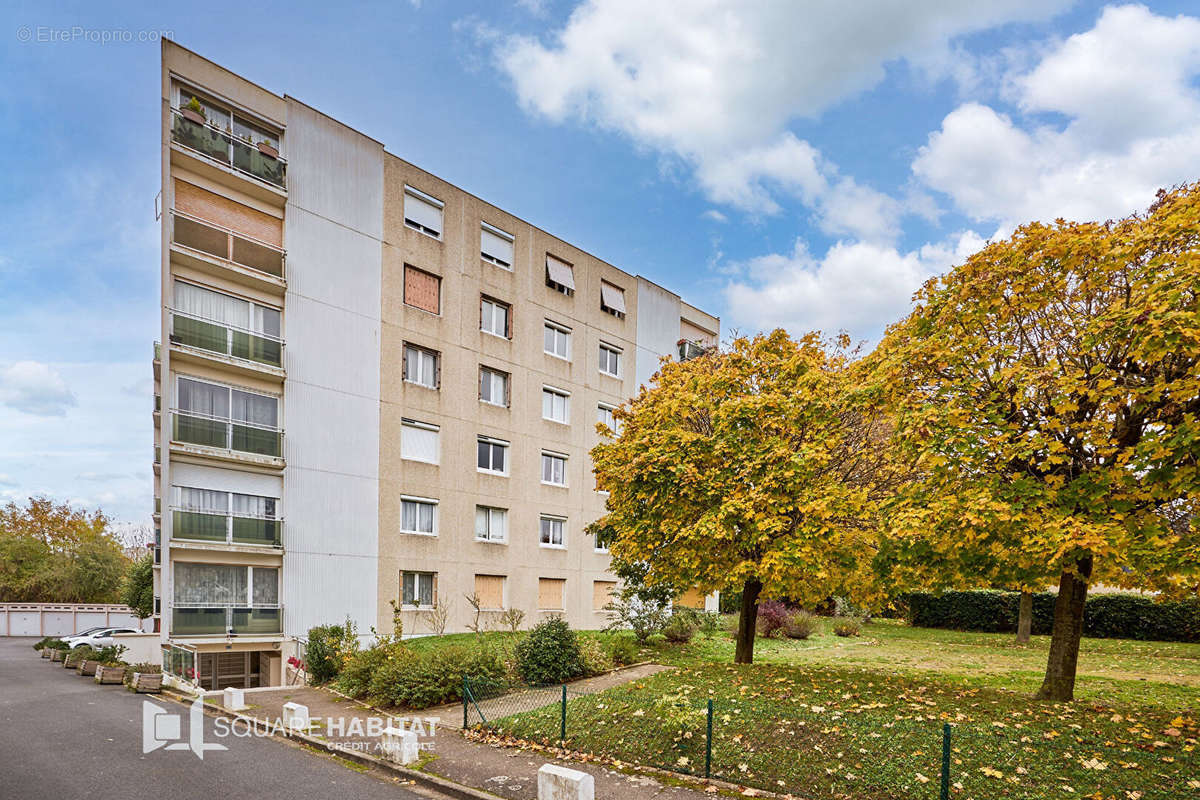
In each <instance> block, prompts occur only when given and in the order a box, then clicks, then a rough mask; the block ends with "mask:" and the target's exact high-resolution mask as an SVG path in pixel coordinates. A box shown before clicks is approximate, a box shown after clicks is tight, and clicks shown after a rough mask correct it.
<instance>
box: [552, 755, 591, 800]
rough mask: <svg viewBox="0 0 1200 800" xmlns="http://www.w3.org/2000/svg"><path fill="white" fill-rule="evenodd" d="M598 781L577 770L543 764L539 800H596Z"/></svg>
mask: <svg viewBox="0 0 1200 800" xmlns="http://www.w3.org/2000/svg"><path fill="white" fill-rule="evenodd" d="M595 797H596V779H595V778H593V777H592V776H591V775H589V774H588V773H586V772H580V771H579V770H577V769H568V768H567V767H560V766H558V765H557V764H543V765H542V768H541V769H539V770H538V800H595Z"/></svg>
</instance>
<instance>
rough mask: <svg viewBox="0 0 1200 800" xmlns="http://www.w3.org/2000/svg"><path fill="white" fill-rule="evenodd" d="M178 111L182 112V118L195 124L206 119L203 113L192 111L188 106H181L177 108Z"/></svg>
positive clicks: (201, 123)
mask: <svg viewBox="0 0 1200 800" xmlns="http://www.w3.org/2000/svg"><path fill="white" fill-rule="evenodd" d="M179 113H181V114H183V118H184V119H186V120H187V121H188V122H194V123H196V124H197V125H203V124H204V123H205V121H206V120H205V119H204V115H203V114H201V113H200V112H199V111H193V110H192V109H190V108H181V109H179Z"/></svg>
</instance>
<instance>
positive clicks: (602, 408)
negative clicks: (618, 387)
mask: <svg viewBox="0 0 1200 800" xmlns="http://www.w3.org/2000/svg"><path fill="white" fill-rule="evenodd" d="M616 410H617V409H616V407H615V406H610V405H608V404H606V403H601V404H600V405H598V406H596V422H599V423H600V424H601V425H603V426H604V427H606V428H608V429H609V430H610V431H612V432H613V435H614V436H620V435H621V423H619V422H618V421H617V418H616V416H614V414H613V412H614V411H616Z"/></svg>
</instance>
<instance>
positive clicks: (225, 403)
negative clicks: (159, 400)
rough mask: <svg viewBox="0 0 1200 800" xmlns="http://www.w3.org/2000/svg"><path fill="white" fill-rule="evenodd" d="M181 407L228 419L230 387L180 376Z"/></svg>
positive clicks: (184, 409) (185, 409)
mask: <svg viewBox="0 0 1200 800" xmlns="http://www.w3.org/2000/svg"><path fill="white" fill-rule="evenodd" d="M179 408H180V409H181V410H183V411H194V412H196V413H197V414H208V415H210V416H213V417H217V418H218V419H228V418H229V389H228V388H226V387H224V386H215V385H213V384H211V383H203V382H201V381H194V380H191V379H190V378H180V379H179Z"/></svg>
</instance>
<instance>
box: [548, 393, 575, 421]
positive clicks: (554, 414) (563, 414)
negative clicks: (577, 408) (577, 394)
mask: <svg viewBox="0 0 1200 800" xmlns="http://www.w3.org/2000/svg"><path fill="white" fill-rule="evenodd" d="M570 403H571V395H570V393H568V392H564V391H563V390H562V389H555V388H553V387H551V386H543V387H542V419H548V420H551V421H552V422H561V423H563V424H564V425H565V424H567V422H568V419H569V417H570V410H571V408H570Z"/></svg>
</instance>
